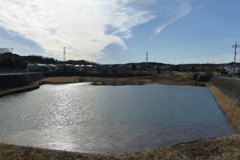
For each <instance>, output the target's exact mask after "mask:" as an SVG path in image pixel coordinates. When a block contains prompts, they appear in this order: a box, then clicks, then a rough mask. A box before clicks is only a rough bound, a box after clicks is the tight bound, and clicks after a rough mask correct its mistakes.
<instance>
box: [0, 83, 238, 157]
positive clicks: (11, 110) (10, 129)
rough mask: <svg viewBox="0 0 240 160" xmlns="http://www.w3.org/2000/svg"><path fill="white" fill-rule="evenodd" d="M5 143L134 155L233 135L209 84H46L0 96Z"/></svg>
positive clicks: (0, 127) (0, 129)
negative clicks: (182, 143) (19, 92)
mask: <svg viewBox="0 0 240 160" xmlns="http://www.w3.org/2000/svg"><path fill="white" fill-rule="evenodd" d="M0 109H1V112H0V138H1V139H0V141H1V142H5V143H13V144H18V145H28V146H36V147H43V148H51V149H60V150H62V149H65V150H70V151H79V152H88V153H117V154H121V153H131V152H136V151H143V150H146V149H150V148H155V147H162V146H168V145H171V144H176V143H180V142H187V141H191V140H196V139H206V138H212V137H219V136H224V135H230V134H233V133H234V130H233V128H232V127H231V125H230V124H229V122H228V120H227V119H226V117H225V116H224V114H223V113H222V111H221V110H220V109H219V107H218V105H217V104H216V102H215V101H214V99H213V97H212V95H211V93H210V92H209V90H208V88H206V87H192V86H168V85H159V84H150V85H141V86H131V85H127V86H91V85H90V84H89V83H76V84H64V85H43V86H41V88H40V89H38V90H34V91H31V92H26V93H21V94H16V95H11V96H6V97H2V98H1V99H0Z"/></svg>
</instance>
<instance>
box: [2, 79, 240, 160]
mask: <svg viewBox="0 0 240 160" xmlns="http://www.w3.org/2000/svg"><path fill="white" fill-rule="evenodd" d="M67 78H68V77H67ZM45 80H50V79H45ZM75 80H76V77H75V79H74V78H73V81H75ZM77 80H79V79H78V78H77ZM55 81H57V80H56V79H55ZM62 81H67V79H65V80H63V79H62ZM142 81H144V80H143V79H142ZM151 81H152V80H151ZM154 81H155V80H154ZM58 82H59V81H58ZM58 82H56V83H58ZM68 82H69V81H68ZM59 83H61V82H59ZM156 83H157V82H156ZM208 87H209V89H210V91H211V92H212V94H213V96H214V98H215V99H216V101H217V103H218V104H219V106H220V107H221V109H222V110H223V112H224V113H225V115H226V116H227V117H228V119H229V120H230V122H231V123H232V125H233V126H234V127H235V129H236V131H237V132H238V134H236V135H233V136H229V137H224V138H217V139H212V140H201V141H194V142H191V143H184V144H178V145H173V146H170V147H165V148H160V149H153V150H149V151H145V152H140V153H134V154H128V155H121V156H116V155H97V154H83V153H72V152H65V151H54V150H47V149H39V148H32V147H21V146H15V145H6V144H0V159H1V160H10V159H19V160H23V159H39V160H41V159H42V160H46V159H51V160H55V159H56V160H57V159H62V160H70V159H79V160H80V159H83V160H89V159H99V160H100V159H107V160H108V159H109V160H110V159H111V160H112V159H119V160H122V159H136V160H137V159H224V160H225V159H239V157H240V134H239V133H240V105H239V104H236V103H234V102H233V101H232V100H231V99H230V98H229V97H227V96H226V95H224V94H223V93H222V92H221V91H220V90H219V89H217V88H216V87H215V86H212V85H211V84H209V85H208Z"/></svg>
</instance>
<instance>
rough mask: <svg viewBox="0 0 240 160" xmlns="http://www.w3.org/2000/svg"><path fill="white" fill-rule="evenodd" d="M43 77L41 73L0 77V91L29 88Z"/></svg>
mask: <svg viewBox="0 0 240 160" xmlns="http://www.w3.org/2000/svg"><path fill="white" fill-rule="evenodd" d="M44 77H45V76H44V75H43V73H32V74H31V73H30V74H14V75H1V76H0V90H4V89H11V88H19V87H24V86H29V85H31V84H32V83H34V82H36V81H39V80H41V79H43V78H44Z"/></svg>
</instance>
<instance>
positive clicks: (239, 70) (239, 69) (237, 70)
mask: <svg viewBox="0 0 240 160" xmlns="http://www.w3.org/2000/svg"><path fill="white" fill-rule="evenodd" d="M225 70H226V71H227V72H228V73H229V74H233V73H234V65H232V64H231V65H228V66H226V67H225ZM235 73H236V74H239V73H240V65H239V64H236V65H235Z"/></svg>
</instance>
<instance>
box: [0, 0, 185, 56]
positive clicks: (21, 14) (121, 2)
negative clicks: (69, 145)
mask: <svg viewBox="0 0 240 160" xmlns="http://www.w3.org/2000/svg"><path fill="white" fill-rule="evenodd" d="M166 2H167V3H166ZM168 2H169V1H166V0H149V1H145V0H102V1H100V0H68V1H66V0H49V1H46V0H21V1H20V0H8V1H6V0H0V15H1V16H0V27H2V28H5V29H7V30H10V31H14V32H16V33H18V34H19V35H21V36H22V37H24V38H26V39H29V40H32V41H34V42H35V43H36V44H38V45H39V46H40V47H42V49H43V50H44V52H45V55H46V56H53V57H56V58H62V52H63V46H65V47H66V53H67V59H87V60H93V61H94V60H96V59H98V58H100V57H101V56H102V55H103V54H104V53H103V52H102V50H103V49H104V48H105V47H106V46H108V45H109V44H112V43H116V44H118V45H120V46H122V47H123V48H124V49H126V48H127V46H126V44H125V43H124V40H125V39H128V38H131V37H132V34H131V31H132V28H133V27H135V26H138V25H140V24H143V23H146V22H148V21H150V20H151V19H153V18H156V17H157V13H156V12H155V11H154V10H152V9H150V8H149V7H150V6H151V5H155V4H161V5H160V6H161V7H160V8H158V9H160V10H163V12H161V13H167V16H169V17H170V20H169V21H167V23H164V24H162V25H161V26H160V27H158V28H157V29H156V33H160V31H161V30H162V29H163V28H164V27H166V26H167V25H168V24H170V23H172V22H174V21H175V20H177V19H178V18H180V17H182V16H184V15H186V14H187V13H188V12H189V10H190V6H189V3H187V1H186V2H182V1H180V0H175V1H174V3H168ZM175 2H177V3H175ZM165 3H166V4H165ZM173 4H174V7H171V5H173ZM179 5H180V6H179ZM177 6H179V7H177Z"/></svg>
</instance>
